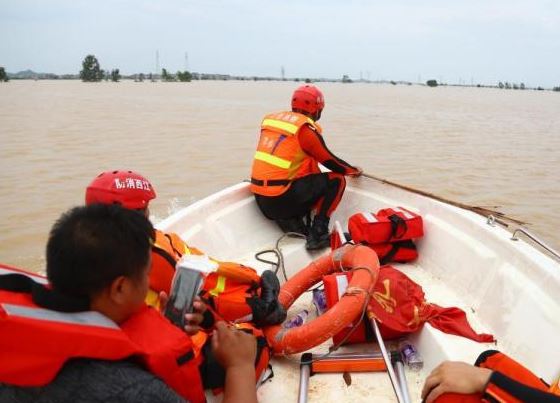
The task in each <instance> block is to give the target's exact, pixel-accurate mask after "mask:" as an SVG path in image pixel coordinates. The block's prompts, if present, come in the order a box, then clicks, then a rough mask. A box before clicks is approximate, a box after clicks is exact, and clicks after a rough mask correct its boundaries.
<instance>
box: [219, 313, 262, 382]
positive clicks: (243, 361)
mask: <svg viewBox="0 0 560 403" xmlns="http://www.w3.org/2000/svg"><path fill="white" fill-rule="evenodd" d="M212 350H213V352H214V356H215V357H216V359H217V360H218V362H219V363H220V365H221V366H222V367H224V368H225V370H226V371H228V370H230V369H232V368H244V367H247V368H251V369H252V370H253V371H254V363H255V358H256V356H257V340H256V339H255V337H254V336H253V335H251V334H249V333H246V332H243V331H241V330H236V329H235V328H231V327H228V326H227V325H226V323H225V322H217V323H216V329H215V330H214V333H213V335H212Z"/></svg>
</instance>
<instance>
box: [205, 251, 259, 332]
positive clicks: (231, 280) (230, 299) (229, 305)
mask: <svg viewBox="0 0 560 403" xmlns="http://www.w3.org/2000/svg"><path fill="white" fill-rule="evenodd" d="M259 295H260V276H259V275H258V274H257V272H256V271H255V270H254V269H252V268H250V267H247V266H244V265H242V264H239V263H231V262H219V266H218V270H217V271H216V272H213V273H210V274H208V275H207V276H206V279H205V280H204V285H203V286H202V290H201V292H200V296H201V297H202V299H203V300H204V301H206V302H207V303H209V304H210V305H211V307H212V308H213V309H214V310H215V311H216V313H217V314H218V316H219V317H218V318H216V319H225V320H227V321H236V320H239V319H244V320H243V321H244V322H248V321H251V320H252V318H250V317H249V315H252V308H251V305H250V304H249V300H250V299H251V298H258V296H259Z"/></svg>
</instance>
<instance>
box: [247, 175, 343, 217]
mask: <svg viewBox="0 0 560 403" xmlns="http://www.w3.org/2000/svg"><path fill="white" fill-rule="evenodd" d="M345 188H346V180H345V179H344V176H343V175H341V174H337V173H333V172H328V173H322V174H313V175H308V176H304V177H303V178H300V179H296V180H295V181H293V182H292V185H291V186H290V188H289V189H288V190H287V191H286V192H285V193H283V194H281V195H280V196H272V197H271V196H261V195H257V194H256V195H255V199H256V201H257V205H258V206H259V209H260V210H261V211H262V213H263V214H264V215H265V217H267V218H269V219H271V220H278V219H280V220H283V219H288V218H293V217H303V216H305V215H306V214H307V213H309V212H310V211H311V210H312V209H313V208H315V207H316V208H317V212H316V215H317V216H320V217H322V218H328V217H330V216H331V214H332V212H333V211H334V210H335V209H336V207H337V206H338V203H339V202H340V199H341V198H342V195H343V193H344V189H345Z"/></svg>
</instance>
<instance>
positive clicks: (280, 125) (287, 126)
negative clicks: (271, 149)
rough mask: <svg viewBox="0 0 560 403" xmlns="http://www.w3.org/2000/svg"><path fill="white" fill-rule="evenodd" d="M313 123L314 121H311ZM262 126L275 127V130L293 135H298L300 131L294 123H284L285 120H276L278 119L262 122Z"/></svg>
mask: <svg viewBox="0 0 560 403" xmlns="http://www.w3.org/2000/svg"><path fill="white" fill-rule="evenodd" d="M311 123H313V121H311ZM262 126H263V127H264V126H267V127H273V128H275V129H280V130H284V131H286V132H288V133H291V134H296V133H297V131H298V130H299V126H296V125H294V124H292V123H288V122H284V121H283V120H276V119H265V120H263V122H262Z"/></svg>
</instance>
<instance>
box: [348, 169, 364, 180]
mask: <svg viewBox="0 0 560 403" xmlns="http://www.w3.org/2000/svg"><path fill="white" fill-rule="evenodd" d="M363 173H364V170H363V169H362V168H360V167H356V171H355V172H352V173H351V174H348V176H351V177H353V178H357V177H358V176H362V174H363Z"/></svg>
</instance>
